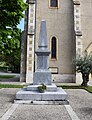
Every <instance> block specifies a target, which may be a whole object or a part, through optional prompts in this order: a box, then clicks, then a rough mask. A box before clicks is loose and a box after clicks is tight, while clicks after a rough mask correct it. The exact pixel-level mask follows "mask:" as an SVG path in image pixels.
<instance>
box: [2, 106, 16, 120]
mask: <svg viewBox="0 0 92 120" xmlns="http://www.w3.org/2000/svg"><path fill="white" fill-rule="evenodd" d="M17 107H18V104H13V105H12V106H11V107H10V108H9V109H8V111H6V113H5V114H4V115H3V116H2V117H1V119H0V120H8V119H9V117H10V116H11V115H12V113H13V112H14V111H15V110H16V108H17Z"/></svg>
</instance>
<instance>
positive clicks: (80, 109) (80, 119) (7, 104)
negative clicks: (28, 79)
mask: <svg viewBox="0 0 92 120" xmlns="http://www.w3.org/2000/svg"><path fill="white" fill-rule="evenodd" d="M1 74H2V73H1ZM15 75H16V77H15V78H13V79H9V80H4V79H3V80H2V79H1V80H0V83H1V84H2V83H5V84H24V83H20V82H19V75H18V74H15ZM80 83H81V81H77V84H80ZM89 84H90V85H92V80H90V81H89ZM72 85H76V84H72ZM17 91H19V89H16V88H10V89H0V120H92V94H90V93H88V92H87V91H85V90H78V89H77V90H75V89H71V90H65V91H66V92H67V93H68V95H69V103H70V104H69V105H27V104H19V105H18V104H14V103H13V101H14V99H15V94H16V92H17Z"/></svg>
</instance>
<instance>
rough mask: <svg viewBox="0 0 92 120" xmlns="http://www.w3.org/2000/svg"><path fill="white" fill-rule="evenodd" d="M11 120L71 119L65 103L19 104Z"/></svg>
mask: <svg viewBox="0 0 92 120" xmlns="http://www.w3.org/2000/svg"><path fill="white" fill-rule="evenodd" d="M9 120H71V118H70V117H69V115H68V113H67V111H66V109H65V107H64V106H63V105H19V107H17V109H16V111H15V112H14V114H13V115H12V116H11V117H10V119H9Z"/></svg>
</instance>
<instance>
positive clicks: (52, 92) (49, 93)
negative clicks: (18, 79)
mask: <svg viewBox="0 0 92 120" xmlns="http://www.w3.org/2000/svg"><path fill="white" fill-rule="evenodd" d="M35 53H36V55H37V69H36V71H35V73H34V76H33V84H32V85H28V86H27V87H26V88H24V89H22V90H21V91H19V92H18V93H17V94H16V99H18V100H31V101H67V99H68V96H67V93H66V92H65V91H64V90H63V89H62V88H57V86H56V85H55V84H53V83H52V77H51V72H50V71H49V69H48V61H49V60H48V57H49V54H50V51H49V50H48V46H47V34H46V22H45V21H42V22H41V28H40V35H39V45H38V49H37V51H36V52H35ZM41 84H44V85H46V90H45V92H44V93H40V92H39V91H38V86H39V85H41ZM52 103H53V102H52Z"/></svg>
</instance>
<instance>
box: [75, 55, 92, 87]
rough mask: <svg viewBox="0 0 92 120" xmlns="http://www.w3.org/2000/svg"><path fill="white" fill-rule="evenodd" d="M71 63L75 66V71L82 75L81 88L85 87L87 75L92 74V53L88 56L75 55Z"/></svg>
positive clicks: (87, 79)
mask: <svg viewBox="0 0 92 120" xmlns="http://www.w3.org/2000/svg"><path fill="white" fill-rule="evenodd" d="M73 63H74V64H75V65H76V71H77V72H80V73H81V74H82V79H83V82H82V84H81V86H87V83H88V81H89V74H90V73H92V53H90V54H89V55H88V54H87V53H84V55H82V56H80V55H77V57H76V59H75V60H74V61H73Z"/></svg>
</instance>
